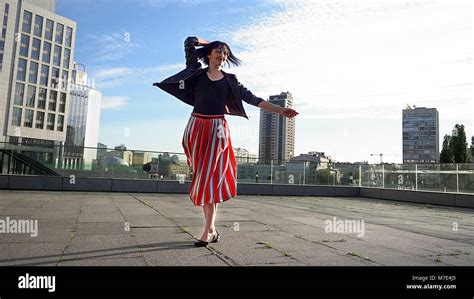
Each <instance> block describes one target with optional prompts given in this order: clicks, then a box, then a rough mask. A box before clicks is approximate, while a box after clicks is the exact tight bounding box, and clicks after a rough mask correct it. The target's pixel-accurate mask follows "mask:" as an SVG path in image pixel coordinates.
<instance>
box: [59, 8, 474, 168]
mask: <svg viewBox="0 0 474 299" xmlns="http://www.w3.org/2000/svg"><path fill="white" fill-rule="evenodd" d="M215 7H216V6H215V2H212V1H186V2H157V1H136V2H135V1H133V2H132V1H128V0H122V1H121V5H117V6H113V7H112V6H111V5H110V1H89V0H81V1H78V2H74V3H72V2H70V1H65V0H58V1H57V5H56V8H57V13H58V14H60V15H63V16H65V17H68V18H70V19H72V20H75V21H76V22H77V27H78V29H77V35H76V53H75V60H76V61H78V62H81V63H84V64H85V65H87V66H88V68H89V69H88V70H87V71H88V73H90V74H91V77H92V78H94V81H95V83H96V87H97V89H99V90H100V91H102V92H103V94H104V100H103V107H102V113H101V115H102V117H101V130H100V136H99V140H100V142H102V143H105V144H108V145H109V146H114V145H118V144H121V143H124V144H126V145H127V147H129V148H133V149H143V150H159V151H169V152H182V148H181V133H182V131H183V129H184V126H185V125H186V122H187V119H188V117H189V114H190V112H191V109H192V108H191V107H187V106H186V105H184V104H182V103H180V102H179V101H178V100H176V99H174V98H172V97H170V96H169V95H166V94H164V93H163V92H160V91H159V90H158V89H156V88H152V87H151V83H152V82H156V81H159V80H161V79H164V78H165V77H166V76H168V75H170V74H172V73H174V72H175V71H177V70H179V69H181V68H182V67H183V66H184V51H183V49H182V44H183V41H184V38H185V37H186V36H188V35H196V36H200V37H203V38H206V39H209V40H216V39H219V40H224V41H226V42H228V43H229V44H230V46H231V47H232V49H233V51H234V52H235V54H236V55H237V57H239V58H241V59H242V60H243V61H244V63H243V65H242V66H241V67H240V68H232V69H229V70H226V71H228V72H231V73H235V74H236V75H237V76H238V78H239V80H240V81H241V82H242V83H243V84H244V85H246V86H247V87H248V88H249V89H250V90H252V91H253V92H254V93H255V94H256V95H257V96H260V97H262V98H264V99H266V100H268V97H269V96H270V95H272V94H279V93H280V92H282V91H289V92H291V93H292V94H293V97H294V101H295V109H296V110H297V111H299V112H300V115H299V116H297V117H296V120H295V128H296V134H295V155H298V154H300V153H307V152H309V151H321V152H325V153H327V154H328V155H330V156H332V157H334V158H335V159H336V160H337V161H347V162H355V161H369V162H371V163H372V162H373V163H378V162H379V156H371V154H378V153H384V162H399V163H401V162H402V110H403V109H404V107H405V106H406V104H410V105H416V106H417V107H419V106H424V107H428V108H437V110H438V111H439V118H440V139H441V138H443V136H444V135H445V134H449V133H450V132H451V130H452V128H453V126H454V125H455V124H456V123H459V124H464V125H465V127H466V134H467V136H468V138H469V137H470V136H471V135H473V134H474V130H473V121H472V115H474V110H473V105H472V72H471V69H472V52H473V47H472V41H473V38H472V4H471V3H470V2H468V1H461V2H455V3H451V2H447V1H408V2H404V3H400V2H399V1H383V2H382V1H381V2H372V3H369V2H361V3H352V2H348V1H342V2H339V3H332V2H329V1H320V2H314V3H313V2H311V3H310V2H280V1H264V2H256V1H242V2H238V3H232V6H231V5H227V6H224V7H222V8H220V9H219V10H217V9H216V8H215ZM130 15H133V16H140V17H138V18H137V17H133V18H130V17H129V16H130ZM127 16H128V17H127ZM169 22H173V25H174V26H171V27H170V26H168V25H167V24H169ZM246 109H247V111H248V114H249V116H250V120H249V121H247V120H244V119H242V120H241V119H238V118H235V117H227V119H228V120H229V124H230V129H231V134H232V137H233V145H234V147H242V148H245V149H248V150H249V151H250V152H251V153H258V138H259V136H258V131H259V117H258V115H259V113H260V112H259V110H258V109H257V108H254V107H251V106H249V105H247V106H246ZM164 132H170V133H167V134H165V133H164ZM391 154H396V155H397V156H395V155H391Z"/></svg>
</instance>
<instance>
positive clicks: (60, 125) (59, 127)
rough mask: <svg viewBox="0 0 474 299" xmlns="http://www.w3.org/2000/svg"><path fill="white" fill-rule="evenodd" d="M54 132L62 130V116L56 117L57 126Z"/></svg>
mask: <svg viewBox="0 0 474 299" xmlns="http://www.w3.org/2000/svg"><path fill="white" fill-rule="evenodd" d="M56 130H57V131H59V132H62V131H63V130H64V115H58V126H57V128H56Z"/></svg>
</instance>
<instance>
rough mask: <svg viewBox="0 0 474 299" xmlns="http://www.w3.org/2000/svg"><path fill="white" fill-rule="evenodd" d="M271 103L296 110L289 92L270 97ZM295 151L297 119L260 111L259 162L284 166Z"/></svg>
mask: <svg viewBox="0 0 474 299" xmlns="http://www.w3.org/2000/svg"><path fill="white" fill-rule="evenodd" d="M269 102H270V103H272V104H275V105H278V106H280V107H286V108H294V101H293V96H292V95H291V93H289V92H282V93H281V94H279V95H273V96H270V98H269ZM294 151H295V119H294V118H288V117H284V116H282V115H280V114H277V113H273V112H268V111H264V110H261V111H260V136H259V160H260V161H262V162H263V163H264V164H270V161H273V164H282V163H284V162H285V161H288V160H290V159H291V158H292V157H293V155H294Z"/></svg>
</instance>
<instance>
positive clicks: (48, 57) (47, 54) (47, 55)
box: [43, 42, 51, 63]
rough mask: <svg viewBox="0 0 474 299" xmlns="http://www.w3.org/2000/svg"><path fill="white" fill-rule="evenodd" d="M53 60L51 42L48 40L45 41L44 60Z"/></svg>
mask: <svg viewBox="0 0 474 299" xmlns="http://www.w3.org/2000/svg"><path fill="white" fill-rule="evenodd" d="M50 60H51V44H50V43H48V42H44V43H43V62H46V63H49V62H50Z"/></svg>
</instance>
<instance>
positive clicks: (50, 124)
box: [46, 113, 55, 131]
mask: <svg viewBox="0 0 474 299" xmlns="http://www.w3.org/2000/svg"><path fill="white" fill-rule="evenodd" d="M54 116H55V115H54V114H52V113H48V121H47V123H46V129H47V130H51V131H54Z"/></svg>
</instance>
